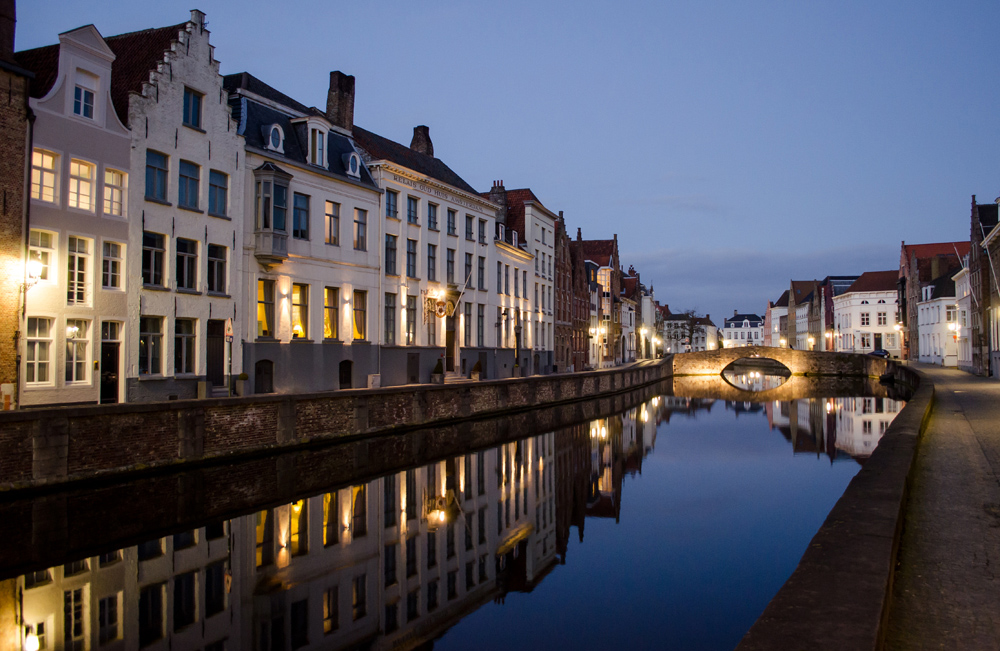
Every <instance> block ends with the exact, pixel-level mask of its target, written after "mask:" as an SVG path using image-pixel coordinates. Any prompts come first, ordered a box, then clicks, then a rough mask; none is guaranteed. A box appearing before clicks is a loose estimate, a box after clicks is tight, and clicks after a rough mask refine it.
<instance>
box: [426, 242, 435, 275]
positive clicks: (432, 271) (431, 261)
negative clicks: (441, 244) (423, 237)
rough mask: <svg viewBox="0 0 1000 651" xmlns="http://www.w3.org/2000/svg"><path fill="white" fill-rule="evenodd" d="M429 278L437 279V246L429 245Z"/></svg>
mask: <svg viewBox="0 0 1000 651" xmlns="http://www.w3.org/2000/svg"><path fill="white" fill-rule="evenodd" d="M427 280H433V281H437V246H435V245H433V244H428V245H427Z"/></svg>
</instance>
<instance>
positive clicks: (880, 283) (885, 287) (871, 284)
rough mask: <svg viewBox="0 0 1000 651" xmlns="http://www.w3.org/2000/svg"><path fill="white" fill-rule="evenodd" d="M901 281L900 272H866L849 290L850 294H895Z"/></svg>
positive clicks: (894, 270)
mask: <svg viewBox="0 0 1000 651" xmlns="http://www.w3.org/2000/svg"><path fill="white" fill-rule="evenodd" d="M898 280H899V270H897V269H893V270H892V271H866V272H864V273H863V274H861V275H860V276H858V279H857V280H855V281H854V283H853V284H852V285H851V286H850V288H849V289H848V290H847V291H848V292H894V291H896V282H897V281H898Z"/></svg>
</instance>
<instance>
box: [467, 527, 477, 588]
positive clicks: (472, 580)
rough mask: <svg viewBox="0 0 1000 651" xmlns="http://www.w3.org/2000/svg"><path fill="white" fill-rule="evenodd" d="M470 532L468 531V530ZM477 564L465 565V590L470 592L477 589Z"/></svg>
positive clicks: (471, 562)
mask: <svg viewBox="0 0 1000 651" xmlns="http://www.w3.org/2000/svg"><path fill="white" fill-rule="evenodd" d="M466 531H468V529H467V530H466ZM475 570H476V562H475V561H469V562H468V563H466V564H465V589H466V590H469V589H471V588H474V587H476V575H475Z"/></svg>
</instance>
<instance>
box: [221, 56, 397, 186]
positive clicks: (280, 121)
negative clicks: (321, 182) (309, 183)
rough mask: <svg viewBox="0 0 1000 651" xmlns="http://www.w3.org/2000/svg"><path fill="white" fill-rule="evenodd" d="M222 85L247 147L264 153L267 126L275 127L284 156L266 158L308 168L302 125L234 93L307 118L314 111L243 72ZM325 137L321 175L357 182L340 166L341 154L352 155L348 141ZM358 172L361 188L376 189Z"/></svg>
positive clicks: (363, 172)
mask: <svg viewBox="0 0 1000 651" xmlns="http://www.w3.org/2000/svg"><path fill="white" fill-rule="evenodd" d="M223 85H224V86H225V88H226V90H227V91H229V93H230V95H229V105H230V106H231V107H232V109H233V119H235V120H237V122H238V123H239V131H238V133H239V134H240V135H242V136H243V137H244V138H245V139H246V145H247V147H254V148H256V149H264V148H265V145H266V144H267V137H268V134H269V133H270V127H271V125H273V124H277V125H278V126H280V127H281V130H282V131H284V133H285V142H284V147H283V149H284V151H285V153H284V155H282V154H279V153H278V152H274V151H269V152H268V156H272V157H274V158H278V159H281V158H284V159H285V160H288V161H291V162H294V163H297V164H299V165H308V164H309V163H308V153H309V148H308V138H309V134H307V133H306V125H305V124H301V123H300V124H292V119H293V118H292V117H291V116H290V115H289V114H288V113H286V112H283V111H279V110H277V109H275V108H271V107H270V106H267V105H264V104H260V103H259V102H256V101H254V100H253V99H252V98H249V97H244V96H240V95H236V94H235V91H236V90H239V89H243V90H248V91H249V92H252V93H255V94H258V95H260V96H261V97H266V98H268V99H270V100H271V101H274V102H278V101H279V98H285V99H287V100H288V102H290V103H289V104H284V106H287V107H288V108H289V109H291V110H293V111H294V112H297V113H298V112H303V109H304V111H305V112H306V113H310V114H314V113H315V111H313V110H311V109H308V108H306V107H305V106H304V105H303V104H300V103H299V102H296V101H295V100H293V99H291V98H289V97H287V96H286V95H284V94H282V93H280V92H278V91H277V90H274V89H273V88H271V87H270V86H268V85H267V84H265V83H264V82H262V81H260V80H259V79H257V78H256V77H254V76H253V75H250V74H247V73H245V72H244V73H238V74H234V75H226V76H225V77H224V78H223ZM259 91H263V92H259ZM327 133H328V136H327V147H326V154H327V164H328V167H327V169H326V170H325V171H328V172H330V173H331V174H332V175H333V176H334V177H337V178H340V179H344V180H347V181H350V182H357V179H353V178H351V177H349V176H348V175H347V168H346V166H345V165H344V159H343V156H344V154H349V153H351V152H353V151H355V149H354V146H353V145H352V144H351V141H350V139H349V138H348V137H347V136H345V135H343V134H341V133H338V132H336V131H329V132H327ZM313 169H315V170H316V172H317V173H320V174H322V173H323V172H324V170H321V169H318V168H313ZM360 171H361V179H360V181H361V183H362V184H364V185H367V186H369V187H372V188H377V187H378V186H377V185H376V184H375V181H374V179H372V177H371V174H369V172H368V168H367V167H365V166H364V165H361V170H360Z"/></svg>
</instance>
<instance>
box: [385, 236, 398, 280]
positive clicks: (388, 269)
mask: <svg viewBox="0 0 1000 651" xmlns="http://www.w3.org/2000/svg"><path fill="white" fill-rule="evenodd" d="M396 240H397V237H396V236H395V235H390V234H388V233H386V234H385V273H386V274H387V275H389V276H395V275H396Z"/></svg>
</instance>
